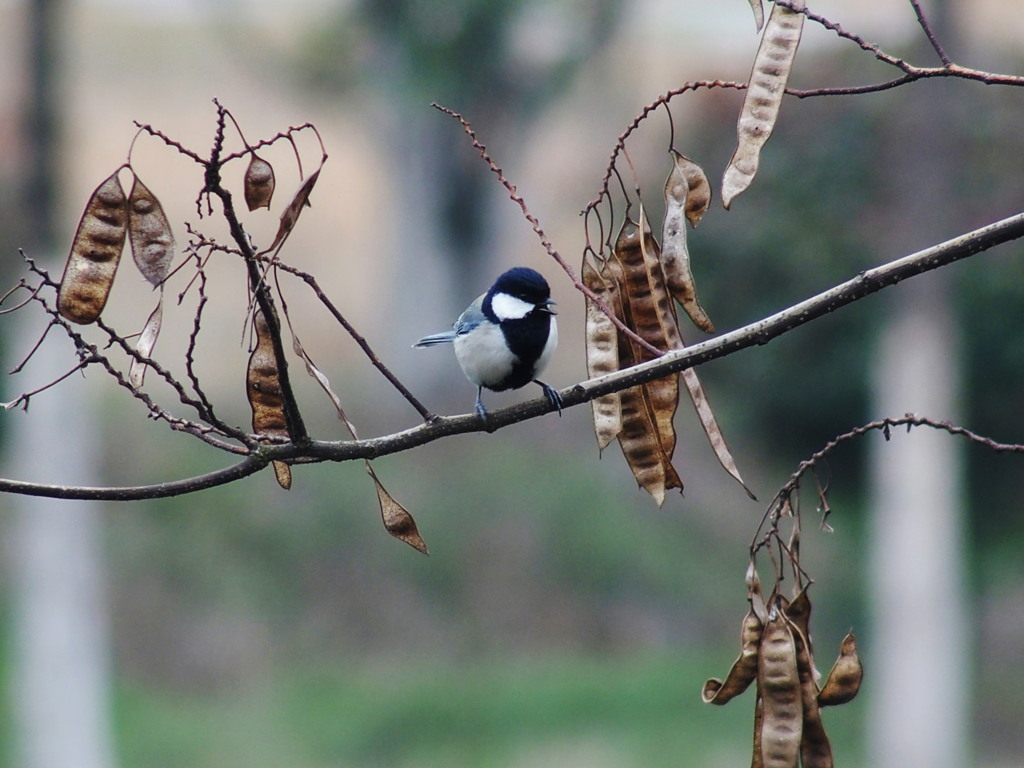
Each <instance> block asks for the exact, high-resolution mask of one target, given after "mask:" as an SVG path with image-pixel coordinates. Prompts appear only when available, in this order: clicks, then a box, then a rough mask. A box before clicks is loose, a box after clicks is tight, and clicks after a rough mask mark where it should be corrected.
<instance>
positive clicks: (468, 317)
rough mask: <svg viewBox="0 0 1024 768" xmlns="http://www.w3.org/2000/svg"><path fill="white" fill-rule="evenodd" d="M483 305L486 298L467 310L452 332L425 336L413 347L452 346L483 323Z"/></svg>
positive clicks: (482, 298)
mask: <svg viewBox="0 0 1024 768" xmlns="http://www.w3.org/2000/svg"><path fill="white" fill-rule="evenodd" d="M485 295H486V294H485ZM483 304H484V297H483V296H480V297H479V298H478V299H477V300H476V301H474V302H473V303H472V304H470V305H469V306H468V307H467V308H466V311H465V312H463V313H462V314H461V315H459V319H458V320H456V321H455V324H454V325H453V326H452V330H450V331H443V332H442V333H432V334H430V335H429V336H424V337H423V338H422V339H420V340H419V341H417V342H416V343H415V344H413V346H414V347H432V346H434V345H435V344H451V343H452V342H453V341H455V337H456V336H462V335H463V334H466V333H469V332H470V331H472V330H473V329H474V328H476V327H477V326H478V325H480V323H482V322H483V320H484V317H485V316H484V311H483Z"/></svg>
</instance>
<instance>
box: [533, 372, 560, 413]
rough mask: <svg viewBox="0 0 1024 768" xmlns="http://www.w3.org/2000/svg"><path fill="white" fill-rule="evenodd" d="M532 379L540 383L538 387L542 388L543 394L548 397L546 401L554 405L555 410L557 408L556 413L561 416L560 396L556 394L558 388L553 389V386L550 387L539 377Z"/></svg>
mask: <svg viewBox="0 0 1024 768" xmlns="http://www.w3.org/2000/svg"><path fill="white" fill-rule="evenodd" d="M533 381H534V383H536V384H539V385H540V388H541V389H543V390H544V396H545V397H546V398H547V399H548V402H550V403H551V404H552V405H553V406H555V410H557V411H558V415H559V416H561V415H562V396H561V395H560V394H558V390H557V389H555V388H554V387H552V386H551V385H550V384H545V383H544V382H543V381H541V380H540V379H534V380H533Z"/></svg>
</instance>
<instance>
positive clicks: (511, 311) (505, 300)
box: [491, 293, 533, 320]
mask: <svg viewBox="0 0 1024 768" xmlns="http://www.w3.org/2000/svg"><path fill="white" fill-rule="evenodd" d="M491 309H492V310H494V314H495V316H496V317H497V318H498V319H499V320H519V319H520V318H523V317H526V316H527V315H528V314H530V312H531V311H533V304H531V303H530V302H528V301H523V300H522V299H517V298H516V297H515V296H510V295H509V294H507V293H496V294H494V297H493V298H492V299H491Z"/></svg>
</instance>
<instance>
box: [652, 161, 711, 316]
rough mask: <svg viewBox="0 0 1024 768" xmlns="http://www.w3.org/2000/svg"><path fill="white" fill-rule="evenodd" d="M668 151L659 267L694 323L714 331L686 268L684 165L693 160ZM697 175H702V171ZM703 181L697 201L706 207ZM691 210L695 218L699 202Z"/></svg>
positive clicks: (687, 213) (687, 191) (687, 200)
mask: <svg viewBox="0 0 1024 768" xmlns="http://www.w3.org/2000/svg"><path fill="white" fill-rule="evenodd" d="M671 154H672V158H673V163H672V171H671V173H669V176H668V180H667V181H666V182H665V220H664V223H663V225H662V235H661V241H662V250H661V267H662V270H663V271H664V274H665V283H666V285H667V286H668V290H669V292H670V293H671V294H672V296H673V298H675V300H676V301H678V302H679V303H680V304H681V305H682V307H683V310H684V311H685V312H686V314H687V315H688V316H689V317H690V319H691V320H692V321H693V323H694V325H696V326H697V327H698V328H700V329H701V330H702V331H704V332H706V333H714V332H715V326H714V324H713V323H712V322H711V318H710V317H708V315H707V312H705V311H704V308H703V307H701V305H700V302H699V301H698V300H697V285H696V283H695V282H694V279H693V272H692V271H691V269H690V251H689V248H688V247H687V244H686V219H687V218H689V217H690V215H691V204H692V203H693V201H692V200H691V197H690V194H691V190H690V180H689V178H688V177H687V165H688V164H689V165H692V166H696V163H693V161H691V160H688V159H687V158H685V157H683V156H682V155H680V154H679V153H678V152H676V151H675V150H671ZM698 170H699V168H698ZM700 175H701V176H703V171H702V172H701V174H700ZM698 183H699V182H698ZM704 184H705V185H706V186H707V189H708V191H709V194H708V195H707V196H706V197H704V199H703V201H699V202H702V203H703V206H704V209H706V208H707V203H709V202H710V200H711V197H710V186H709V185H707V177H704ZM698 191H699V190H698ZM692 213H693V215H694V216H695V217H696V219H697V220H698V221H699V220H700V216H701V215H702V214H703V210H701V209H700V207H699V206H698V207H694V208H693V209H692ZM690 221H691V222H692V221H693V219H692V218H691V219H690Z"/></svg>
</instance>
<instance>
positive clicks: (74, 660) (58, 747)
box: [6, 0, 114, 768]
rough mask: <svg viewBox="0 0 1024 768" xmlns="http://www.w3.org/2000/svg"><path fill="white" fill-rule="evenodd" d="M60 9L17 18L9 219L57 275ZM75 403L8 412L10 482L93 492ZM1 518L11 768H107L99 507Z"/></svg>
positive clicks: (60, 352)
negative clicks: (19, 186) (17, 132)
mask: <svg viewBox="0 0 1024 768" xmlns="http://www.w3.org/2000/svg"><path fill="white" fill-rule="evenodd" d="M64 10H65V9H64V7H63V3H62V2H61V1H60V0H32V2H30V3H28V14H27V17H28V25H29V29H28V36H29V42H28V43H27V45H26V49H27V52H28V55H29V57H30V59H29V61H28V63H27V67H26V71H27V74H28V79H29V89H28V98H27V103H26V105H25V110H24V121H23V137H24V147H25V150H26V152H25V164H24V167H25V169H26V183H25V185H24V192H23V194H22V195H21V201H22V206H21V211H20V217H21V220H22V222H23V224H24V226H25V230H26V234H27V238H26V241H25V242H24V245H25V246H26V247H27V248H28V250H29V252H30V254H31V255H32V256H33V257H36V258H38V259H39V260H40V261H41V262H42V263H44V264H45V265H46V266H47V267H49V268H51V270H53V269H58V270H59V265H58V264H56V263H55V260H54V259H53V258H52V254H53V253H54V252H55V250H56V248H55V240H56V227H55V226H54V220H55V202H56V197H57V196H56V188H57V181H58V170H57V169H58V168H59V166H60V151H59V144H60V142H59V137H58V135H57V134H58V125H59V111H60V104H61V95H60V92H59V87H58V75H59V67H60V62H59V56H58V51H59V50H60V41H59V37H60V35H59V28H58V23H59V21H60V19H61V15H62V13H63V11H64ZM30 326H31V327H30ZM39 326H40V324H39V323H38V322H37V323H35V324H34V325H33V324H31V323H28V322H23V323H21V324H19V326H18V328H19V335H18V337H17V338H18V339H19V340H20V341H23V340H25V339H32V338H35V337H36V336H37V335H38V333H39V332H40V331H41V327H39ZM16 347H17V350H16V351H15V354H18V353H22V352H24V351H25V349H26V347H25V345H24V344H22V343H19V344H18V345H16ZM72 362H73V361H71V360H69V356H68V350H67V347H66V346H61V345H53V344H47V345H44V346H43V347H42V348H41V349H40V350H39V352H38V354H36V355H35V357H34V358H33V361H32V364H31V366H30V368H29V369H28V372H27V373H26V375H29V376H32V378H33V380H34V381H37V382H45V381H49V380H52V379H53V378H56V377H57V376H59V375H60V374H61V373H63V372H64V371H65V370H66V369H67V367H68V366H69V365H70V364H71V363H72ZM81 397H82V388H81V387H80V388H78V392H77V397H76V393H75V392H74V391H73V388H72V389H69V388H58V389H56V390H53V391H51V392H47V393H44V394H43V395H41V396H40V397H39V398H38V399H37V400H33V402H32V419H31V421H30V420H29V419H28V418H18V417H17V416H18V414H12V417H11V418H10V421H9V422H8V423H9V424H10V426H11V427H12V429H11V434H9V436H8V439H9V444H8V445H7V447H6V450H7V454H8V464H9V465H10V466H11V467H12V470H11V471H12V475H13V476H14V477H23V478H40V477H45V476H48V477H49V478H50V479H52V480H58V481H60V482H76V483H81V484H94V483H95V479H96V474H97V473H96V467H95V463H96V457H97V447H96V445H95V436H96V434H97V424H96V416H95V408H92V407H89V405H88V403H87V402H83V400H82V399H81ZM11 508H12V509H13V512H14V514H13V517H12V521H11V526H10V535H9V537H8V545H9V547H10V549H9V562H10V568H11V582H12V593H13V602H14V606H13V619H14V621H13V642H12V650H13V655H14V659H13V662H14V663H13V668H14V671H13V674H12V687H11V696H12V699H13V701H12V711H13V713H14V721H15V726H16V727H15V731H14V752H15V754H14V763H13V764H15V765H17V766H19V768H70V766H74V768H110V767H111V766H112V765H113V764H114V762H113V757H112V750H111V745H110V723H109V711H110V703H109V691H108V688H109V683H108V680H109V674H108V663H109V650H108V649H109V642H108V636H107V614H106V601H105V594H104V588H103V559H102V546H101V526H100V519H99V514H100V508H99V507H97V506H96V505H86V504H83V503H80V502H75V503H72V502H65V501H58V500H53V499H43V498H33V497H29V496H13V497H11Z"/></svg>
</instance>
